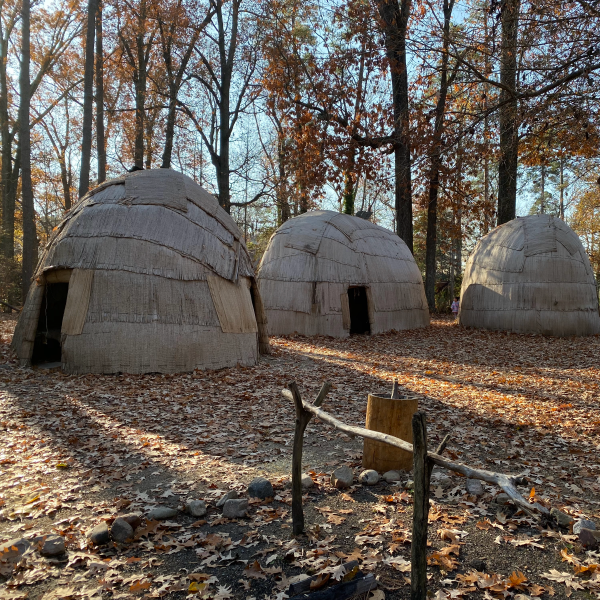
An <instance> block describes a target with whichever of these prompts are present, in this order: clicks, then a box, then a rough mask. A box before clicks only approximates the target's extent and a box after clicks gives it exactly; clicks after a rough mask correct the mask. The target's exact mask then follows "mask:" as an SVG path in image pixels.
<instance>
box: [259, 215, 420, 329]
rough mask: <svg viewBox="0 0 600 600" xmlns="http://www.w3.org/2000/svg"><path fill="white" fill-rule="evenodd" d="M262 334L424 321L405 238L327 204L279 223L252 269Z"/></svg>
mask: <svg viewBox="0 0 600 600" xmlns="http://www.w3.org/2000/svg"><path fill="white" fill-rule="evenodd" d="M258 282H259V287H260V292H261V297H262V299H263V302H264V305H265V310H266V313H267V319H268V322H269V326H268V327H269V333H270V334H271V335H286V334H293V333H295V332H296V333H299V334H303V335H319V334H320V335H330V336H334V337H346V336H348V335H349V334H350V333H381V332H384V331H390V330H392V329H395V330H400V329H410V328H416V327H426V326H427V325H429V311H428V309H427V301H426V299H425V291H424V288H423V279H422V277H421V273H420V271H419V268H418V267H417V264H416V263H415V260H414V258H413V256H412V254H411V253H410V251H409V249H408V247H407V246H406V244H405V243H404V242H403V241H402V240H401V239H400V238H399V237H398V236H397V235H396V234H394V233H392V232H391V231H388V230H387V229H384V228H383V227H380V226H379V225H375V224H373V223H371V222H369V221H365V220H364V219H359V218H357V217H352V216H350V215H345V214H340V213H336V212H333V211H328V210H319V211H313V212H308V213H305V214H303V215H301V216H299V217H295V218H293V219H290V220H289V221H287V222H285V223H284V224H283V225H282V226H281V227H280V228H279V229H278V230H277V231H276V232H275V234H274V235H273V237H272V238H271V240H270V242H269V245H268V247H267V250H266V252H265V254H264V256H263V259H262V261H261V264H260V268H259V272H258Z"/></svg>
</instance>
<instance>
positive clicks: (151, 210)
mask: <svg viewBox="0 0 600 600" xmlns="http://www.w3.org/2000/svg"><path fill="white" fill-rule="evenodd" d="M259 346H260V348H259ZM13 348H14V349H15V351H16V352H17V355H18V357H19V359H20V360H21V363H22V364H31V363H34V364H36V363H47V362H52V361H60V363H62V367H63V369H64V370H65V371H67V372H70V373H116V372H125V373H148V372H161V373H173V372H178V371H192V370H194V369H197V368H199V369H216V368H222V367H228V366H235V365H236V364H242V365H253V364H255V363H256V361H257V356H258V353H259V350H260V351H263V352H268V337H267V334H266V321H265V318H264V313H263V312H262V303H261V301H260V296H259V294H258V287H257V285H256V282H255V279H254V272H253V269H252V263H251V260H250V257H249V255H248V252H247V250H246V247H245V245H244V242H243V238H242V235H241V233H240V231H239V229H238V228H237V226H236V224H235V223H234V221H233V219H232V218H231V217H230V216H229V215H228V214H227V213H226V212H225V211H224V210H223V209H222V208H221V207H220V206H219V204H218V202H217V200H216V199H215V198H214V196H212V195H211V194H209V193H208V192H206V191H205V190H204V189H202V188H201V187H200V186H199V185H197V184H196V183H195V182H194V181H193V180H192V179H190V178H189V177H187V176H185V175H183V174H181V173H177V172H175V171H172V170H170V169H156V170H147V171H136V172H134V173H130V174H127V175H126V176H125V177H123V178H121V179H115V180H112V181H108V182H106V183H104V184H102V185H100V186H98V187H97V188H95V189H94V190H92V191H91V192H89V193H88V194H87V195H86V196H85V197H84V198H83V199H82V200H81V202H79V203H78V204H77V205H76V206H75V207H74V208H73V209H72V210H71V211H70V212H69V213H68V214H67V215H66V217H65V219H64V220H63V221H62V223H61V224H60V225H59V226H58V227H57V228H56V230H55V231H54V233H53V235H52V237H51V239H50V241H49V243H48V245H47V246H46V249H45V251H44V254H43V256H42V258H41V260H40V262H39V265H38V267H37V271H36V274H35V281H34V283H33V284H32V286H31V288H30V291H29V294H28V296H27V300H26V302H25V306H24V308H23V311H22V314H21V317H20V319H19V322H18V324H17V328H16V330H15V335H14V338H13Z"/></svg>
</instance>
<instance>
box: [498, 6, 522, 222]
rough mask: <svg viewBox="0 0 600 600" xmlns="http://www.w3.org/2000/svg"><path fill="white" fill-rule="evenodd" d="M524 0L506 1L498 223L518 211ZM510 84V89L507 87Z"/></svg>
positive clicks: (503, 19) (503, 28)
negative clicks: (520, 41)
mask: <svg viewBox="0 0 600 600" xmlns="http://www.w3.org/2000/svg"><path fill="white" fill-rule="evenodd" d="M520 6H521V2H520V0H504V2H503V3H502V15H501V21H502V42H501V44H502V46H501V48H502V50H501V59H500V83H502V85H503V86H505V89H502V92H501V93H500V103H501V106H500V115H499V120H500V159H499V163H498V225H502V223H507V222H508V221H512V219H514V218H515V216H516V211H517V166H518V160H519V135H518V134H519V123H518V113H517V111H518V101H517V98H516V96H515V90H516V87H517V40H518V35H519V10H520ZM506 88H508V90H507V89H506Z"/></svg>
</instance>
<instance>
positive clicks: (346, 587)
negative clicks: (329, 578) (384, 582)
mask: <svg viewBox="0 0 600 600" xmlns="http://www.w3.org/2000/svg"><path fill="white" fill-rule="evenodd" d="M376 587H377V580H376V579H375V575H373V573H369V574H368V575H367V576H366V577H360V578H357V579H353V580H352V581H346V582H345V583H339V584H338V585H333V586H331V587H329V588H327V589H325V590H319V591H317V592H312V593H311V592H307V593H305V594H301V595H299V596H292V597H291V598H290V600H349V599H350V598H357V597H358V596H359V594H366V593H368V592H370V591H371V590H374V589H375V588H376Z"/></svg>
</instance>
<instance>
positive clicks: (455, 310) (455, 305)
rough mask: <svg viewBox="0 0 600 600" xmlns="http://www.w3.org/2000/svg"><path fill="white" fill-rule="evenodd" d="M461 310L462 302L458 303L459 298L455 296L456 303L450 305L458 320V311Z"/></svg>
mask: <svg viewBox="0 0 600 600" xmlns="http://www.w3.org/2000/svg"><path fill="white" fill-rule="evenodd" d="M459 308H460V302H459V301H458V296H454V302H453V303H452V304H451V305H450V310H451V311H452V314H453V315H454V318H455V319H456V318H457V317H458V309H459Z"/></svg>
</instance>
